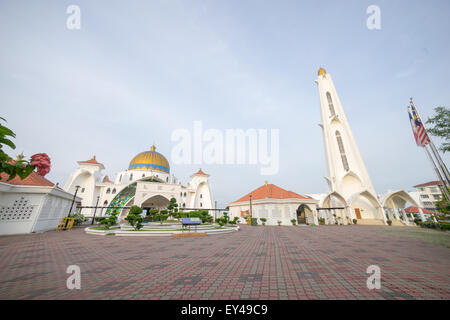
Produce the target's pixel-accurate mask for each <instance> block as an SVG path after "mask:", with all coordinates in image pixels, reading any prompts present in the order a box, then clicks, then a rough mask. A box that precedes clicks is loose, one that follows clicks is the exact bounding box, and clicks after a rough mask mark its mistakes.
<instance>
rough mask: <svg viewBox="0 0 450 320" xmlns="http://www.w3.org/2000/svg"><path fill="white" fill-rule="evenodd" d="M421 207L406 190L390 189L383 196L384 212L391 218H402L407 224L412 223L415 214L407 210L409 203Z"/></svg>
mask: <svg viewBox="0 0 450 320" xmlns="http://www.w3.org/2000/svg"><path fill="white" fill-rule="evenodd" d="M408 202H409V203H410V204H411V205H413V206H415V207H417V208H419V207H420V206H419V205H418V203H417V202H416V201H415V200H414V199H413V198H412V197H411V196H410V195H409V194H408V192H406V191H404V190H396V191H389V192H388V193H387V194H386V195H384V196H383V198H382V201H381V204H382V206H383V210H384V214H385V215H386V216H387V218H388V219H390V220H393V219H395V220H397V219H402V220H403V221H404V223H405V224H406V225H409V224H412V223H413V219H414V216H412V215H411V214H410V215H409V216H408V214H407V213H406V212H405V210H404V209H405V207H406V204H407V203H408Z"/></svg>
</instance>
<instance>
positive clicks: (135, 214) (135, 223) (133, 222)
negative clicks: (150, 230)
mask: <svg viewBox="0 0 450 320" xmlns="http://www.w3.org/2000/svg"><path fill="white" fill-rule="evenodd" d="M141 213H142V208H141V207H139V206H132V207H131V208H130V212H129V213H128V216H127V217H126V218H125V220H126V221H127V222H128V223H129V224H130V226H132V227H134V230H140V229H141V228H142V227H143V226H144V225H143V224H142V221H143V220H144V219H143V218H142V217H141Z"/></svg>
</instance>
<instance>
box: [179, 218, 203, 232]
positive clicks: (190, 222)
mask: <svg viewBox="0 0 450 320" xmlns="http://www.w3.org/2000/svg"><path fill="white" fill-rule="evenodd" d="M201 223H202V220H201V219H200V218H197V217H194V218H181V224H182V226H183V229H187V228H189V230H191V226H195V230H196V231H197V225H199V224H201Z"/></svg>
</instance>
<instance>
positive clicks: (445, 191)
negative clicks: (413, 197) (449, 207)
mask: <svg viewBox="0 0 450 320" xmlns="http://www.w3.org/2000/svg"><path fill="white" fill-rule="evenodd" d="M423 148H424V149H425V151H426V153H427V155H428V158H430V161H431V163H432V164H433V167H434V171H436V175H437V176H438V178H439V180H441V183H442V185H443V186H444V188H442V189H441V191H442V193H443V195H444V196H445V197H446V198H447V201H449V200H450V196H449V194H448V189H447V188H446V187H445V183H444V181H443V180H442V176H441V173H440V172H439V170H438V168H437V167H436V164H435V163H434V160H433V157H432V156H431V153H430V151H428V148H427V146H424V147H423Z"/></svg>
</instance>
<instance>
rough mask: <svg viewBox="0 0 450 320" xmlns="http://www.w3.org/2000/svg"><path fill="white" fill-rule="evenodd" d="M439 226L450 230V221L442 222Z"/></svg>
mask: <svg viewBox="0 0 450 320" xmlns="http://www.w3.org/2000/svg"><path fill="white" fill-rule="evenodd" d="M439 226H440V228H441V229H442V230H450V223H448V222H441V223H439Z"/></svg>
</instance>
